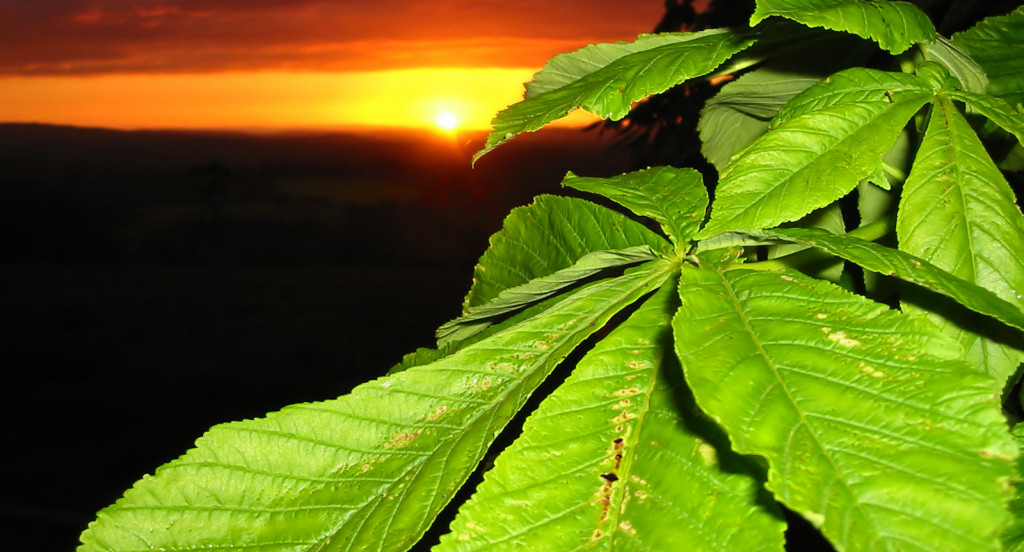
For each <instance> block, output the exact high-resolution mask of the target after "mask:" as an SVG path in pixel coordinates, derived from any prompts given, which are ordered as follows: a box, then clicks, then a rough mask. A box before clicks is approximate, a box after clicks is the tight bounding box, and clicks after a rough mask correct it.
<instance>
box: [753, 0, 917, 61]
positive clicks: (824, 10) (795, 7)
mask: <svg viewBox="0 0 1024 552" xmlns="http://www.w3.org/2000/svg"><path fill="white" fill-rule="evenodd" d="M773 15H775V16H779V17H784V18H786V19H790V20H793V21H796V22H797V23H801V24H803V25H807V26H808V27H822V28H825V29H829V30H832V31H840V32H846V33H851V34H855V35H857V36H859V37H861V38H866V39H869V40H873V41H875V42H877V43H878V45H879V46H881V47H882V48H883V49H885V50H888V51H889V52H892V53H894V54H899V53H902V52H903V51H905V50H906V49H907V48H910V47H911V46H913V45H914V44H917V43H919V42H924V41H927V40H934V39H935V37H936V33H935V27H934V26H932V22H931V20H930V19H928V16H927V15H925V13H924V12H922V11H921V10H920V9H918V8H917V6H914V5H913V4H910V3H908V2H889V1H886V0H871V1H867V2H865V1H863V0H757V6H756V8H755V9H754V14H753V15H751V16H750V25H751V26H754V25H757V24H758V23H760V22H761V21H763V20H765V19H767V18H768V17H771V16H773Z"/></svg>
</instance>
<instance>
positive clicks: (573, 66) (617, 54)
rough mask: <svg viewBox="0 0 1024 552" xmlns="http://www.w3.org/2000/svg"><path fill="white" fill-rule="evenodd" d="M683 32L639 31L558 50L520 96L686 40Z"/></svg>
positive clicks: (538, 91)
mask: <svg viewBox="0 0 1024 552" xmlns="http://www.w3.org/2000/svg"><path fill="white" fill-rule="evenodd" d="M687 38H688V35H686V34H685V33H661V34H642V35H639V36H637V37H636V40H634V41H631V42H625V41H623V42H599V43H597V44H590V45H588V46H584V47H583V48H580V49H579V50H576V51H575V52H566V53H564V54H559V55H557V56H555V57H553V58H551V59H549V60H548V62H547V63H545V64H544V67H543V68H542V69H541V70H540V71H538V72H537V74H535V75H533V80H531V81H530V82H528V83H526V92H525V93H524V94H523V99H526V100H529V99H530V98H532V97H534V96H537V95H538V94H543V93H544V92H549V91H551V90H557V89H559V88H562V87H563V86H566V85H569V84H572V83H574V82H576V81H577V80H579V79H580V78H582V77H584V76H586V75H589V74H591V73H594V72H596V71H599V70H601V69H602V68H604V67H607V66H608V65H610V64H611V63H612V62H613V61H615V60H617V59H619V58H621V57H624V56H628V55H629V54H635V53H637V52H643V51H646V50H650V49H652V48H657V47H659V46H665V45H667V44H676V43H678V42H681V41H685V40H687Z"/></svg>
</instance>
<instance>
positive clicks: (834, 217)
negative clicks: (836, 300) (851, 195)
mask: <svg viewBox="0 0 1024 552" xmlns="http://www.w3.org/2000/svg"><path fill="white" fill-rule="evenodd" d="M791 224H792V225H793V226H797V227H801V228H821V229H822V230H826V231H828V232H830V233H832V234H842V233H843V232H846V222H845V221H844V220H843V211H842V209H840V208H839V204H838V203H833V204H832V205H829V206H827V207H823V208H821V209H818V210H817V211H812V212H811V214H809V215H807V216H806V217H804V218H802V219H800V220H799V221H796V222H794V223H791ZM809 247H810V246H807V245H803V244H796V243H782V244H775V245H770V246H768V251H767V253H768V254H767V258H768V259H778V258H780V257H785V256H787V255H792V254H794V253H797V252H800V251H803V250H805V249H808V248H809ZM843 265H844V263H843V260H842V259H837V258H832V259H829V260H828V261H827V262H824V263H819V264H816V265H814V266H810V267H803V272H804V274H809V275H811V276H814V277H816V278H822V279H825V280H829V281H832V282H836V281H838V280H839V277H840V276H841V275H842V272H843Z"/></svg>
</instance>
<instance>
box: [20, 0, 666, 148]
mask: <svg viewBox="0 0 1024 552" xmlns="http://www.w3.org/2000/svg"><path fill="white" fill-rule="evenodd" d="M663 7H664V3H663V2H662V1H661V0H639V1H634V2H628V1H625V0H596V1H589V2H584V1H578V0H571V1H555V0H543V1H542V0H521V1H518V2H499V1H493V0H491V1H488V0H472V1H471V0H447V1H443V0H442V1H409V0H380V1H369V0H366V1H353V0H342V1H334V2H327V1H312V0H292V1H288V2H284V1H278V2H272V1H268V0H221V1H213V0H121V1H101V0H0V121H8V122H12V121H18V122H28V121H36V122H53V123H64V124H83V125H95V126H115V127H127V128H142V127H167V126H178V127H193V128H194V127H203V126H207V127H223V126H317V125H334V126H336V125H366V124H369V125H388V126H396V125H398V126H421V125H425V124H429V121H430V120H431V117H432V116H433V115H434V113H433V111H437V110H440V109H448V110H451V111H456V112H458V111H461V113H456V114H457V115H459V116H460V118H462V119H463V125H464V126H468V127H480V126H483V125H484V123H485V121H486V120H488V119H489V117H490V116H491V115H493V112H494V111H496V110H497V109H500V108H501V107H504V106H505V105H507V104H508V103H511V102H513V101H516V100H517V99H518V98H519V97H520V94H521V92H522V87H521V84H522V82H523V81H524V80H527V79H528V78H529V77H530V75H531V74H532V73H533V72H535V71H536V70H537V69H539V68H540V66H541V65H543V63H544V62H545V61H546V60H547V59H548V58H549V57H550V56H552V55H555V54H557V53H560V52H563V51H569V50H573V49H576V48H579V47H582V46H584V45H586V44H588V43H591V42H596V41H614V40H629V39H631V38H633V37H635V36H636V34H638V33H640V32H646V31H648V30H650V29H651V28H653V26H654V25H655V24H656V23H657V21H658V18H659V17H660V16H661V13H662V11H663V9H664V8H663ZM396 102H397V103H396ZM444 106H447V107H444Z"/></svg>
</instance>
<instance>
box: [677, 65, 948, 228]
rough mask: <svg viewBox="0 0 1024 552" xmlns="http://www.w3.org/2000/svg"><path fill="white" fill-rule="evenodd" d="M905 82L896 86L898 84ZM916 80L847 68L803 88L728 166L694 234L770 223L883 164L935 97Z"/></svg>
mask: <svg viewBox="0 0 1024 552" xmlns="http://www.w3.org/2000/svg"><path fill="white" fill-rule="evenodd" d="M900 82H902V83H903V84H904V85H905V86H904V87H902V88H896V89H894V88H893V87H892V86H890V85H893V84H895V83H900ZM919 82H920V80H919V79H913V78H911V79H904V78H903V77H896V76H894V75H893V74H891V73H884V72H881V71H869V70H862V69H855V70H847V71H843V72H840V73H837V74H835V75H833V76H832V77H830V78H829V79H828V80H827V81H826V82H823V83H820V84H818V85H814V86H812V87H810V88H808V89H807V90H806V91H805V92H804V93H803V94H800V95H799V96H797V97H796V98H794V99H793V100H792V101H791V102H790V104H788V105H787V106H786V107H785V108H783V111H782V112H781V113H780V114H779V116H778V117H777V118H776V119H777V120H780V121H781V123H779V124H778V126H777V127H775V128H774V129H772V130H770V131H769V132H767V133H766V134H765V135H763V136H761V137H760V138H759V139H758V140H757V141H755V142H754V143H753V144H751V145H750V146H749V147H747V148H746V149H745V150H743V151H742V152H740V153H739V154H738V155H737V156H736V157H735V158H734V159H733V161H732V162H731V163H729V165H728V166H726V167H725V170H724V171H722V175H721V180H720V181H719V184H718V188H717V190H716V192H715V201H714V203H712V206H711V220H710V221H709V222H708V224H707V226H706V227H705V228H704V229H703V230H702V231H701V232H700V233H699V234H698V235H697V237H698V238H706V237H710V236H713V235H714V234H716V233H720V232H726V231H730V230H736V229H747V228H770V227H773V226H777V225H779V224H781V223H784V222H790V221H793V220H797V219H799V218H801V217H803V216H804V215H807V214H808V213H810V212H811V211H814V210H815V209H818V208H821V207H824V206H826V205H828V204H829V203H832V202H833V201H835V200H837V199H839V198H840V197H842V196H844V195H846V194H847V193H848V192H850V190H852V189H853V188H854V187H856V186H857V183H858V182H860V181H861V180H863V179H865V178H868V177H869V176H871V175H872V174H873V173H874V172H875V170H876V169H877V168H878V167H880V166H881V165H882V156H883V155H884V154H885V153H886V152H887V151H888V150H889V149H890V148H891V147H892V145H893V144H894V143H895V141H896V139H897V137H898V136H899V134H900V132H901V131H902V130H903V127H904V126H905V125H906V124H907V122H908V121H909V120H910V118H911V117H913V116H914V114H915V113H916V112H917V111H918V110H919V109H920V108H921V107H922V106H923V105H924V104H925V103H927V102H928V101H929V100H930V99H931V98H932V97H933V96H934V92H932V91H931V90H929V89H925V88H922V87H920V86H916V85H914V84H913V83H919Z"/></svg>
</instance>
